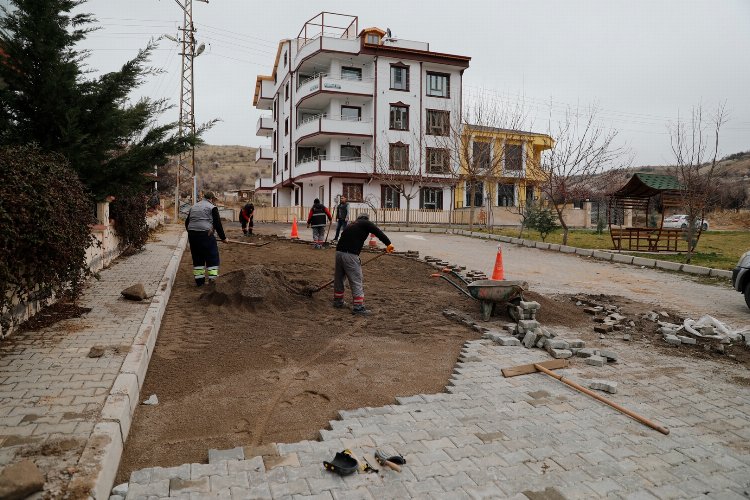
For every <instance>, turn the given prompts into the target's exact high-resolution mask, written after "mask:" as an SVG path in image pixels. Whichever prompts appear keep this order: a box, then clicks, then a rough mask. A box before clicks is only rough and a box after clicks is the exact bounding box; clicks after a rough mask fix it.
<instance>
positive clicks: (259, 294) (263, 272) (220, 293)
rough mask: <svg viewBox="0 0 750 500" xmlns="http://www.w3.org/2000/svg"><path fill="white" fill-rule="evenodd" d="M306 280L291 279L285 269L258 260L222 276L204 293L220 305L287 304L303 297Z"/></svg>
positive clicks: (204, 297)
mask: <svg viewBox="0 0 750 500" xmlns="http://www.w3.org/2000/svg"><path fill="white" fill-rule="evenodd" d="M309 285H310V283H309V282H307V281H301V280H289V279H288V278H287V277H286V275H285V274H284V272H283V271H281V270H279V269H276V268H274V267H269V266H265V265H262V264H257V265H254V266H251V267H248V268H245V269H239V270H237V271H232V272H230V273H227V274H224V275H222V276H220V277H219V279H218V280H217V282H216V285H215V287H214V288H213V289H212V290H207V291H206V292H205V293H204V294H202V295H201V300H207V301H209V302H210V303H212V304H214V305H217V306H236V307H250V308H251V309H253V308H254V307H255V306H256V305H257V304H260V303H263V304H268V305H276V306H286V305H289V304H290V302H295V301H298V300H300V299H301V298H302V295H303V293H302V290H304V289H305V287H308V286H309Z"/></svg>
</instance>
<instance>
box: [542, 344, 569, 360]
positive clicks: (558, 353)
mask: <svg viewBox="0 0 750 500" xmlns="http://www.w3.org/2000/svg"><path fill="white" fill-rule="evenodd" d="M547 352H548V353H549V354H550V356H552V357H553V358H555V359H566V358H569V357H571V356H573V352H572V351H570V350H569V349H553V348H551V347H549V345H547Z"/></svg>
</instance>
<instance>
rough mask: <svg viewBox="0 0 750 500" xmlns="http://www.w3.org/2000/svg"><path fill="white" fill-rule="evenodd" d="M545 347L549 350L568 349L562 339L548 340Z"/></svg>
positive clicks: (566, 343) (567, 344)
mask: <svg viewBox="0 0 750 500" xmlns="http://www.w3.org/2000/svg"><path fill="white" fill-rule="evenodd" d="M545 347H547V348H551V349H568V348H569V347H570V344H569V343H568V342H567V341H565V340H563V339H548V340H547V343H546V344H545Z"/></svg>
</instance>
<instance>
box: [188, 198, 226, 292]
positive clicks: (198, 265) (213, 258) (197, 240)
mask: <svg viewBox="0 0 750 500" xmlns="http://www.w3.org/2000/svg"><path fill="white" fill-rule="evenodd" d="M215 201H216V196H214V194H213V193H212V192H211V191H206V193H205V194H204V195H203V199H202V200H201V201H199V202H198V203H196V204H195V205H193V206H192V207H190V212H189V213H188V216H187V219H185V228H186V229H187V231H188V242H189V243H190V254H191V255H192V257H193V277H194V278H195V284H196V285H198V286H203V285H204V284H205V282H206V277H208V282H209V283H214V281H215V280H216V278H218V277H219V246H218V245H217V244H216V237H215V236H214V234H218V235H219V239H221V241H222V242H224V243H226V241H227V237H226V236H225V235H224V227H223V226H222V225H221V218H220V217H219V209H218V208H217V207H216V206H215V205H214V202H215Z"/></svg>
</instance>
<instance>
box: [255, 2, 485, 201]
mask: <svg viewBox="0 0 750 500" xmlns="http://www.w3.org/2000/svg"><path fill="white" fill-rule="evenodd" d="M358 23H359V21H358V18H357V17H356V16H348V15H341V14H333V13H328V12H323V13H321V14H319V15H317V16H315V17H314V18H312V19H310V20H309V21H308V22H307V23H305V24H304V25H303V26H302V29H301V30H300V32H299V33H298V34H297V36H296V37H295V38H290V39H285V40H282V41H280V42H279V45H278V50H277V54H276V59H275V61H274V64H273V69H272V72H271V74H270V75H268V76H258V77H257V80H256V85H255V95H254V98H253V105H254V106H255V107H256V108H258V109H261V110H266V111H268V114H267V115H264V116H262V117H261V118H260V119H259V120H258V123H257V126H256V133H257V135H259V136H263V137H268V138H269V139H270V141H271V143H270V144H268V145H266V146H263V147H261V148H259V149H258V152H257V155H256V160H257V161H260V162H267V163H268V164H270V165H271V172H272V174H271V177H270V178H263V179H258V180H257V181H256V190H259V191H266V192H270V193H271V199H272V203H273V206H276V207H290V206H291V207H295V206H310V205H311V204H312V202H313V199H315V198H319V199H320V200H321V201H323V203H325V204H327V205H329V206H333V205H334V204H335V203H336V200H337V196H338V195H341V194H343V195H345V196H347V198H348V199H349V200H350V202H352V203H353V204H354V205H355V206H357V204H362V206H367V205H371V206H376V207H379V208H390V209H397V208H406V201H407V200H406V197H405V195H404V193H403V192H400V189H399V183H400V181H402V180H403V181H404V183H411V184H414V181H415V179H417V180H418V186H416V189H418V190H419V192H418V197H417V196H414V193H410V194H411V196H409V199H410V200H411V201H410V208H412V209H414V208H429V209H445V210H448V209H450V208H451V206H452V205H453V204H454V203H455V200H453V196H454V189H452V186H453V185H455V177H454V176H452V175H451V174H450V172H455V171H456V170H457V169H456V168H455V167H456V166H454V165H450V164H449V163H450V162H451V161H452V160H451V159H450V158H451V155H450V154H449V152H448V151H447V150H446V149H445V148H444V147H441V144H442V143H444V141H442V140H441V139H444V138H445V136H446V135H448V134H449V131H450V130H456V129H457V127H459V125H460V117H461V106H462V101H461V92H462V77H463V72H464V70H465V69H466V68H468V67H469V61H470V58H469V57H466V56H460V55H453V54H445V53H439V52H433V51H431V50H430V46H429V43H426V42H416V41H411V40H405V39H401V38H397V37H394V36H392V35H391V34H390V33H389V31H388V30H382V29H380V28H365V29H361V30H360V29H359V26H358Z"/></svg>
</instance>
